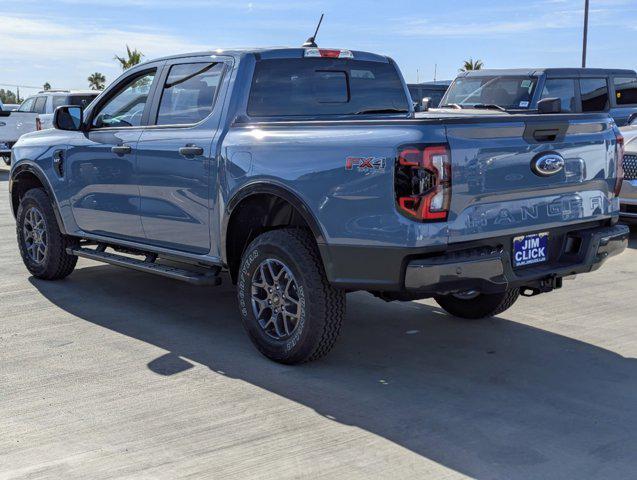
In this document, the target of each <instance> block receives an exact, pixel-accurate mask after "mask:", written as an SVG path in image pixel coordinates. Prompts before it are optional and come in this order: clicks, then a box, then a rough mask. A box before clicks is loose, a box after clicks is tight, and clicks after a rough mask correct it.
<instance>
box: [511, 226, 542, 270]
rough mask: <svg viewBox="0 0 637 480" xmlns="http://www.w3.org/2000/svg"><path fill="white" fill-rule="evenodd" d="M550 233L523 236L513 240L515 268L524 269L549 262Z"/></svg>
mask: <svg viewBox="0 0 637 480" xmlns="http://www.w3.org/2000/svg"><path fill="white" fill-rule="evenodd" d="M548 248H549V232H542V233H533V234H531V235H522V236H519V237H515V238H514V239H513V266H514V267H524V266H525V265H533V264H536V263H543V262H546V261H547V260H548V258H549V257H548Z"/></svg>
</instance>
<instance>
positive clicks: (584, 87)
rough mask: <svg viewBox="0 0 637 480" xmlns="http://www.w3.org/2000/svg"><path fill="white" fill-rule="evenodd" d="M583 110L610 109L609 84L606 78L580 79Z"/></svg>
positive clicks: (601, 110)
mask: <svg viewBox="0 0 637 480" xmlns="http://www.w3.org/2000/svg"><path fill="white" fill-rule="evenodd" d="M579 85H580V94H581V97H582V112H603V111H605V110H608V84H607V82H606V79H605V78H582V79H580V81H579Z"/></svg>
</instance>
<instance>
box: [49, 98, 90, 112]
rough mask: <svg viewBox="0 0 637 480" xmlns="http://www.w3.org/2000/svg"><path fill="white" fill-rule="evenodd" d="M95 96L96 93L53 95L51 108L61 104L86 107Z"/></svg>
mask: <svg viewBox="0 0 637 480" xmlns="http://www.w3.org/2000/svg"><path fill="white" fill-rule="evenodd" d="M96 96H97V95H54V96H53V97H52V100H53V110H55V109H56V108H58V107H61V106H63V105H74V106H76V107H82V108H86V107H87V106H88V104H89V103H91V102H92V101H93V99H94V98H95V97H96Z"/></svg>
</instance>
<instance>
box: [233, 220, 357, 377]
mask: <svg viewBox="0 0 637 480" xmlns="http://www.w3.org/2000/svg"><path fill="white" fill-rule="evenodd" d="M270 260H273V261H274V262H275V264H276V265H282V266H284V267H286V268H287V269H289V272H291V276H290V277H291V278H293V279H294V281H295V285H296V286H297V288H296V289H295V290H298V291H297V295H296V300H297V302H296V303H297V304H298V305H297V306H296V308H294V311H295V313H296V314H297V315H298V319H297V320H296V324H295V328H294V329H293V330H291V331H290V332H289V336H287V338H273V336H272V332H270V334H269V333H268V332H267V331H266V329H265V327H264V326H263V325H262V324H260V321H261V322H264V320H260V319H259V318H258V317H257V313H261V314H262V313H263V312H256V309H258V308H259V307H257V306H255V304H254V300H253V298H254V297H253V292H258V291H260V289H262V287H261V286H257V282H256V281H255V275H256V276H257V278H258V277H259V275H260V274H259V273H255V272H257V269H260V268H261V266H263V265H264V264H267V262H268V261H270ZM260 271H261V272H263V271H262V270H260ZM280 271H281V270H279V272H280ZM284 278H285V277H284ZM237 283H238V286H237V290H238V297H239V310H240V313H241V321H242V323H243V326H244V328H245V329H246V331H247V332H248V335H249V337H250V339H251V340H252V342H253V343H254V345H255V346H256V347H257V349H258V350H259V351H260V352H261V353H262V354H263V355H265V356H266V357H268V358H269V359H271V360H274V361H275V362H279V363H285V364H289V365H293V364H299V363H304V362H308V361H312V360H317V359H319V358H321V357H323V356H324V355H326V354H327V353H328V352H329V351H330V350H331V349H332V347H333V346H334V343H335V342H336V339H337V337H338V334H339V332H340V329H341V324H342V321H343V317H344V315H345V292H344V291H343V290H339V289H336V288H334V287H333V286H331V285H330V283H329V282H328V281H327V277H326V276H325V271H324V270H323V265H322V262H321V259H320V255H319V252H318V249H317V247H316V244H315V242H314V239H313V237H312V236H311V235H310V234H309V232H307V231H305V230H302V229H289V228H286V229H280V230H272V231H269V232H265V233H263V234H261V235H259V236H258V237H257V238H256V239H255V240H254V241H253V242H252V243H251V244H250V245H249V246H248V248H247V249H246V251H245V252H244V254H243V257H242V259H241V265H240V267H239V275H238V282H237ZM253 283H254V284H255V285H253ZM258 283H259V284H262V283H265V282H264V281H263V278H260V281H259V282H258ZM277 285H278V284H277ZM275 293H276V292H275ZM281 298H283V297H281ZM278 301H279V300H278V299H277V302H278ZM281 301H285V300H281ZM290 306H292V307H294V306H293V305H292V304H290ZM267 308H269V307H267V306H266V307H265V309H266V310H265V311H266V315H267ZM283 308H287V307H285V306H284V307H283ZM283 308H281V312H283ZM297 308H298V310H297ZM272 310H273V309H272ZM272 310H271V311H270V313H272ZM277 318H280V317H277ZM286 330H287V325H286ZM276 331H277V332H278V331H279V329H278V327H277V330H276Z"/></svg>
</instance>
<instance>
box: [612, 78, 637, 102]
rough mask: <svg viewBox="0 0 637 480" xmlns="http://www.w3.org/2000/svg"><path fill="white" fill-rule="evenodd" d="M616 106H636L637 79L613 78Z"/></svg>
mask: <svg viewBox="0 0 637 480" xmlns="http://www.w3.org/2000/svg"><path fill="white" fill-rule="evenodd" d="M614 83H615V99H616V100H617V105H634V104H637V77H615V80H614Z"/></svg>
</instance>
